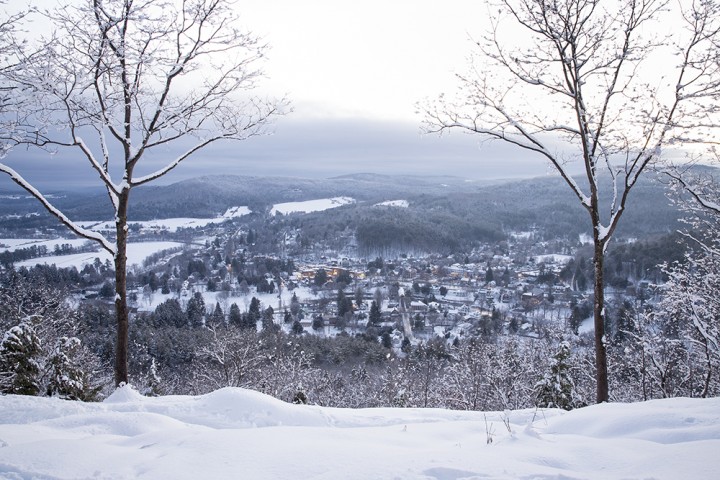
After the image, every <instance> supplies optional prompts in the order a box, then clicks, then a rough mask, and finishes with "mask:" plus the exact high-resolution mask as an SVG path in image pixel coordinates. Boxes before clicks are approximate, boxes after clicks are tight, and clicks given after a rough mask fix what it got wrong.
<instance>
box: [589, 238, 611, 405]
mask: <svg viewBox="0 0 720 480" xmlns="http://www.w3.org/2000/svg"><path fill="white" fill-rule="evenodd" d="M594 230H595V233H594V243H595V255H594V257H593V266H594V270H595V271H594V274H595V275H594V276H595V293H594V296H595V299H594V302H593V319H594V323H595V369H596V374H595V379H596V382H597V394H596V402H597V403H603V402H608V401H609V400H610V397H609V391H608V390H609V389H608V367H607V349H606V348H605V289H604V286H605V285H604V281H603V263H604V261H605V252H604V250H603V247H604V245H603V243H602V242H601V241H600V239H599V234H598V232H597V228H595V229H594Z"/></svg>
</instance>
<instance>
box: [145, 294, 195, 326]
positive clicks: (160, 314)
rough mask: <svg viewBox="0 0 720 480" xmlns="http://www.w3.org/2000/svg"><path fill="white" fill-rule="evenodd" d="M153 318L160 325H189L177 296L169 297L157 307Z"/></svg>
mask: <svg viewBox="0 0 720 480" xmlns="http://www.w3.org/2000/svg"><path fill="white" fill-rule="evenodd" d="M153 319H154V320H155V324H156V325H158V326H171V325H174V326H176V327H178V328H182V327H186V326H187V316H186V315H185V312H183V310H182V307H181V306H180V302H178V300H177V299H176V298H168V299H167V300H165V301H164V302H163V303H161V304H160V305H158V306H157V307H155V312H154V313H153Z"/></svg>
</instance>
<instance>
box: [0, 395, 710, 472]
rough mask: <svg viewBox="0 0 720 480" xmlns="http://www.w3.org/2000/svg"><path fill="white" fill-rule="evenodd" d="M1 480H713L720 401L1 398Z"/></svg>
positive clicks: (171, 397) (243, 397) (186, 397)
mask: <svg viewBox="0 0 720 480" xmlns="http://www.w3.org/2000/svg"><path fill="white" fill-rule="evenodd" d="M0 422H2V423H0V478H8V479H25V478H41V479H71V478H72V479H78V478H112V479H126V478H127V479H130V478H148V479H149V478H152V479H164V478H167V479H184V478H187V479H191V478H192V479H196V478H213V479H221V478H228V479H230V478H232V479H239V478H247V479H287V478H298V479H300V478H302V479H368V478H373V479H382V478H387V479H435V480H460V479H481V478H482V479H487V478H494V479H506V478H507V479H510V478H524V479H537V478H542V479H566V480H567V479H581V478H582V479H595V478H597V479H600V478H602V479H606V478H624V479H628V478H642V479H648V478H655V479H661V478H667V479H676V478H694V479H701V478H715V476H716V475H717V472H718V470H719V469H720V458H719V457H718V455H717V452H720V399H682V398H678V399H668V400H655V401H649V402H644V403H636V404H604V405H597V406H591V407H587V408H583V409H580V410H575V411H572V412H562V411H557V410H534V409H528V410H518V411H506V412H490V413H483V412H460V411H450V410H440V409H392V408H382V409H361V410H351V409H335V408H322V407H317V406H306V405H291V404H286V403H284V402H281V401H279V400H276V399H273V398H271V397H268V396H265V395H262V394H260V393H257V392H253V391H249V390H243V389H237V388H225V389H222V390H218V391H216V392H213V393H210V394H208V395H202V396H195V397H194V396H167V397H157V398H147V397H143V396H141V395H140V394H138V393H137V392H136V391H134V390H133V389H132V388H130V387H124V388H122V389H118V390H117V391H116V392H115V393H114V394H113V395H111V396H110V397H109V398H108V399H106V400H105V401H104V402H103V403H95V404H93V403H80V402H70V401H63V400H59V399H54V398H38V397H21V396H14V395H8V396H4V397H0Z"/></svg>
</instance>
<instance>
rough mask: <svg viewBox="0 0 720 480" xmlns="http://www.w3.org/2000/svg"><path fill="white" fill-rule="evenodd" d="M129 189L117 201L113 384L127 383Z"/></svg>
mask: <svg viewBox="0 0 720 480" xmlns="http://www.w3.org/2000/svg"><path fill="white" fill-rule="evenodd" d="M129 193H130V192H129V191H124V192H123V193H122V194H121V195H120V198H119V201H118V211H117V218H116V220H115V228H116V235H117V242H116V245H117V253H115V316H116V318H117V341H116V342H115V385H116V386H120V385H121V384H123V383H128V329H129V316H130V315H129V311H128V303H127V239H128V231H127V210H128V200H129Z"/></svg>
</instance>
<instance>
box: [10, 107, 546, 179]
mask: <svg viewBox="0 0 720 480" xmlns="http://www.w3.org/2000/svg"><path fill="white" fill-rule="evenodd" d="M480 140H481V139H480V138H479V137H478V136H474V135H465V134H462V133H460V132H453V133H451V134H450V135H445V136H442V137H439V136H437V135H423V134H421V132H420V129H419V127H418V125H417V124H413V123H411V122H407V123H405V122H396V121H380V120H368V119H362V118H316V119H304V120H303V119H293V118H291V117H287V118H284V119H282V120H281V121H279V122H278V123H277V125H275V132H274V134H272V135H268V136H264V137H255V138H252V139H249V140H246V141H243V142H230V141H228V142H223V143H218V144H216V145H213V146H211V147H209V148H207V149H205V150H202V151H200V152H198V153H196V154H195V155H194V156H193V157H191V158H189V159H188V160H186V161H185V162H184V163H183V164H181V165H180V166H179V167H178V168H177V169H176V170H174V171H173V172H171V173H170V174H169V175H168V176H166V177H164V178H163V179H162V181H161V183H165V184H167V183H172V182H176V181H179V180H183V179H186V178H190V177H195V176H202V175H255V176H299V177H311V178H318V177H319V178H328V177H332V176H337V175H344V174H350V173H361V172H370V173H380V174H403V173H406V174H409V175H453V176H459V177H467V178H473V179H476V178H477V179H496V178H509V177H531V176H538V175H543V174H545V173H547V165H546V163H545V162H544V160H543V159H542V158H539V157H537V156H535V157H533V156H530V155H528V154H527V153H526V152H523V151H522V150H520V149H518V148H514V147H512V146H510V145H505V144H502V143H499V142H480ZM186 147H187V144H186V143H185V142H183V144H181V143H176V144H174V145H171V146H167V147H164V148H163V149H162V150H157V151H154V152H152V153H151V154H150V155H148V156H147V157H146V158H143V161H142V163H141V164H139V169H138V170H137V172H136V174H140V175H141V174H144V173H148V172H150V171H152V170H155V169H157V168H160V167H161V166H163V165H165V164H166V163H167V162H169V161H171V160H172V159H173V158H174V156H175V155H177V154H178V153H179V152H182V151H184V150H185V148H186ZM7 163H8V164H10V165H11V166H12V167H13V168H16V169H17V170H18V171H19V172H20V173H21V174H23V175H25V176H26V178H28V179H29V180H30V181H32V182H33V183H34V184H35V185H37V186H38V187H39V188H42V189H44V190H68V189H78V188H85V187H92V186H95V185H99V180H98V178H97V175H96V174H95V173H94V172H93V171H92V169H91V168H90V167H89V165H88V164H87V162H86V161H84V160H83V159H82V158H81V157H80V156H79V155H78V152H74V151H60V152H58V153H56V154H55V155H50V154H48V153H47V152H43V151H39V150H24V149H22V150H16V151H14V152H12V153H11V155H10V156H9V157H8V159H7ZM11 183H12V182H10V180H9V179H8V178H7V177H4V176H0V188H3V189H4V188H6V187H9V186H10V185H11Z"/></svg>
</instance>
